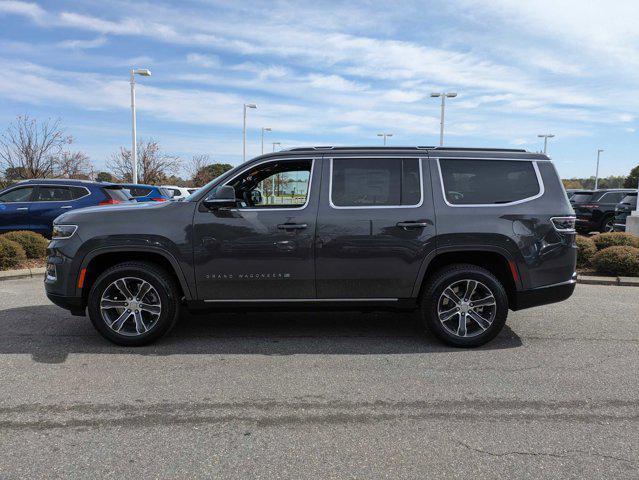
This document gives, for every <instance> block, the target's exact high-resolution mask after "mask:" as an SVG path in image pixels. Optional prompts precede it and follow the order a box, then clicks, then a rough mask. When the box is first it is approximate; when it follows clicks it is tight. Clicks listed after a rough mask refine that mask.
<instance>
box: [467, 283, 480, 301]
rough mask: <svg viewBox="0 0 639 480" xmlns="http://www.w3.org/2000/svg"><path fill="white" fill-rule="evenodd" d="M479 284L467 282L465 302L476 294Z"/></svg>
mask: <svg viewBox="0 0 639 480" xmlns="http://www.w3.org/2000/svg"><path fill="white" fill-rule="evenodd" d="M477 285H478V282H476V281H475V280H468V281H467V282H466V293H464V300H466V301H468V300H470V298H471V297H472V296H473V295H474V294H475V290H477Z"/></svg>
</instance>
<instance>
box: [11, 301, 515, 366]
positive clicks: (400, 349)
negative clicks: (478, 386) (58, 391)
mask: <svg viewBox="0 0 639 480" xmlns="http://www.w3.org/2000/svg"><path fill="white" fill-rule="evenodd" d="M0 328H2V332H3V334H2V335H0V354H31V355H32V358H33V359H34V360H35V361H37V362H42V363H63V362H64V361H66V359H67V357H68V355H69V354H73V353H84V354H86V353H96V354H133V355H155V356H163V355H175V354H182V355H183V354H224V355H295V354H306V355H327V354H328V355H383V354H413V353H441V352H452V351H454V352H459V354H463V353H464V352H468V351H469V350H467V349H458V348H452V347H448V346H446V345H443V344H442V343H440V342H439V341H438V340H437V339H436V338H434V337H433V336H432V335H431V334H430V333H425V332H424V329H423V328H422V327H421V325H420V322H419V316H418V314H417V313H412V312H408V313H392V312H351V311H348V312H285V313H284V312H263V313H256V312H251V313H213V314H197V315H193V314H189V313H185V314H183V315H182V318H180V321H179V322H178V324H177V325H176V327H175V328H174V329H173V331H172V332H171V333H170V334H169V335H167V336H166V337H165V338H163V339H161V340H160V341H158V342H157V343H155V344H152V345H149V346H145V347H137V348H126V347H119V346H116V345H113V344H111V343H109V342H108V341H106V340H104V339H103V338H102V337H100V336H99V335H98V333H97V332H96V331H95V330H94V329H93V326H92V325H91V322H90V321H89V319H88V317H74V316H71V315H70V314H69V313H67V312H66V311H64V310H61V309H60V308H58V307H55V306H53V305H41V306H31V307H20V308H12V309H7V310H0ZM521 344H522V342H521V339H520V338H519V337H518V336H517V335H516V334H515V333H514V332H513V331H512V330H511V329H510V328H509V327H508V326H507V325H506V327H504V329H503V330H502V332H501V333H500V334H499V335H498V336H497V338H495V339H494V340H493V341H491V342H489V343H488V344H487V345H485V346H483V347H480V348H481V349H482V350H498V349H507V348H516V347H519V346H521Z"/></svg>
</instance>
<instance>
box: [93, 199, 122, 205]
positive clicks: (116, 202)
mask: <svg viewBox="0 0 639 480" xmlns="http://www.w3.org/2000/svg"><path fill="white" fill-rule="evenodd" d="M118 203H122V200H116V199H115V198H109V199H108V200H103V201H101V202H100V203H98V205H102V206H104V205H117V204H118Z"/></svg>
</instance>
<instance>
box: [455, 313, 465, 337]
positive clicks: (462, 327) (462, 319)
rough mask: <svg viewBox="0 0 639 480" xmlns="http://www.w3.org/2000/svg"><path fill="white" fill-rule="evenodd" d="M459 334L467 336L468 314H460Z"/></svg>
mask: <svg viewBox="0 0 639 480" xmlns="http://www.w3.org/2000/svg"><path fill="white" fill-rule="evenodd" d="M457 335H458V336H460V337H465V336H466V315H465V314H460V315H459V325H457Z"/></svg>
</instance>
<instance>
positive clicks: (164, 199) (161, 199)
mask: <svg viewBox="0 0 639 480" xmlns="http://www.w3.org/2000/svg"><path fill="white" fill-rule="evenodd" d="M151 200H152V201H153V202H166V198H162V197H154V198H151Z"/></svg>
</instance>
